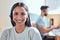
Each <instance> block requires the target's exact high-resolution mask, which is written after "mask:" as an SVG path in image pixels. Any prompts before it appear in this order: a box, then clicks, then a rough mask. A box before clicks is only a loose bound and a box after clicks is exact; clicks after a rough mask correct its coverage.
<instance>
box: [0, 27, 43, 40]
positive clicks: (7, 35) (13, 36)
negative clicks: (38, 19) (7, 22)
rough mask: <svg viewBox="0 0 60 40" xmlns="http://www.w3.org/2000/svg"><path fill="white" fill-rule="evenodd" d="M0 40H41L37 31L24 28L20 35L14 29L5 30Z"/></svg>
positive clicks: (31, 28)
mask: <svg viewBox="0 0 60 40" xmlns="http://www.w3.org/2000/svg"><path fill="white" fill-rule="evenodd" d="M0 40H42V38H41V35H40V33H39V31H38V30H37V29H36V28H33V27H26V28H25V29H24V31H23V32H22V33H19V34H18V33H16V31H15V27H13V28H10V29H7V30H5V31H4V32H3V33H2V35H1V39H0Z"/></svg>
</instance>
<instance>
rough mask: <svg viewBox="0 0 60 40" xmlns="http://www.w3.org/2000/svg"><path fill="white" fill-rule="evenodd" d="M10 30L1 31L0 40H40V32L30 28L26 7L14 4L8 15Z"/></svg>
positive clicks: (22, 4)
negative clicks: (10, 24)
mask: <svg viewBox="0 0 60 40" xmlns="http://www.w3.org/2000/svg"><path fill="white" fill-rule="evenodd" d="M10 18H11V23H12V26H13V27H12V28H10V29H6V30H5V31H3V33H2V35H1V39H0V40H42V38H41V35H40V32H39V31H38V30H37V29H36V28H34V27H31V23H30V15H29V11H28V7H27V6H26V5H25V4H24V3H22V2H18V3H15V4H14V5H13V6H12V8H11V13H10Z"/></svg>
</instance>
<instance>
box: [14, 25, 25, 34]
mask: <svg viewBox="0 0 60 40" xmlns="http://www.w3.org/2000/svg"><path fill="white" fill-rule="evenodd" d="M24 29H25V25H16V27H15V31H16V32H17V33H22V32H23V31H24Z"/></svg>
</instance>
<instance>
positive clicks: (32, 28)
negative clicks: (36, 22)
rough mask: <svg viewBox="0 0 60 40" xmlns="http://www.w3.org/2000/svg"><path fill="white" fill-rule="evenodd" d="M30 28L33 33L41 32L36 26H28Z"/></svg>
mask: <svg viewBox="0 0 60 40" xmlns="http://www.w3.org/2000/svg"><path fill="white" fill-rule="evenodd" d="M28 30H29V31H30V32H33V33H39V31H38V29H37V28H35V27H28Z"/></svg>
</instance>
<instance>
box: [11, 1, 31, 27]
mask: <svg viewBox="0 0 60 40" xmlns="http://www.w3.org/2000/svg"><path fill="white" fill-rule="evenodd" d="M17 6H20V7H23V8H24V9H25V10H26V11H27V12H28V7H27V6H26V5H25V4H24V3H21V2H18V3H16V4H14V5H13V6H12V8H11V13H10V18H11V23H12V25H13V26H16V23H15V22H14V21H13V11H14V9H15V8H16V7H17ZM25 25H26V26H28V27H31V23H30V16H29V13H28V18H27V19H26V22H25Z"/></svg>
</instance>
